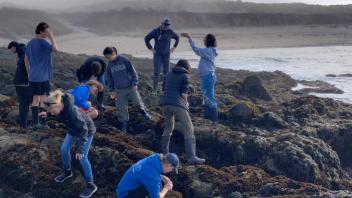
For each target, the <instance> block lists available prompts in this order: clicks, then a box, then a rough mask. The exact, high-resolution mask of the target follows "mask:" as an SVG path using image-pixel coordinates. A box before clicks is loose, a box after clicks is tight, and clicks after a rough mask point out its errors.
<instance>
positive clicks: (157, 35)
mask: <svg viewBox="0 0 352 198" xmlns="http://www.w3.org/2000/svg"><path fill="white" fill-rule="evenodd" d="M152 39H154V41H155V44H154V49H155V52H156V53H157V54H168V53H170V46H171V40H172V39H174V40H175V44H174V47H175V48H176V47H177V46H178V43H179V41H180V37H179V36H178V35H177V34H176V33H175V32H174V31H173V30H171V29H167V30H162V29H161V27H158V28H155V29H154V30H153V31H151V32H150V33H149V34H147V36H145V38H144V41H145V45H146V46H147V47H148V49H152V48H153V46H152V45H151V44H150V41H151V40H152Z"/></svg>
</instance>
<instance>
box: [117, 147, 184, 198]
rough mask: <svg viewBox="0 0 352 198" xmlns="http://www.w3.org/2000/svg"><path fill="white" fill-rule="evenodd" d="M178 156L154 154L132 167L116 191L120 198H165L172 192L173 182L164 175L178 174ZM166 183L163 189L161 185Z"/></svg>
mask: <svg viewBox="0 0 352 198" xmlns="http://www.w3.org/2000/svg"><path fill="white" fill-rule="evenodd" d="M179 163H180V162H179V159H178V156H177V155H176V154H173V153H169V154H166V155H163V154H153V155H151V156H149V157H147V158H144V159H142V160H140V161H138V162H137V163H136V164H134V165H133V166H132V167H130V168H129V169H128V170H127V172H126V173H125V174H124V176H123V177H122V179H121V180H120V183H119V184H118V186H117V189H116V195H117V197H118V198H139V197H141V198H145V197H146V196H148V197H149V198H164V197H165V196H166V194H167V193H168V191H170V190H172V188H173V183H172V181H171V180H170V179H169V178H168V177H167V176H164V175H162V174H168V173H171V172H173V171H175V172H176V174H177V173H178V167H179ZM162 182H163V183H164V187H163V189H161V186H162V185H161V184H162Z"/></svg>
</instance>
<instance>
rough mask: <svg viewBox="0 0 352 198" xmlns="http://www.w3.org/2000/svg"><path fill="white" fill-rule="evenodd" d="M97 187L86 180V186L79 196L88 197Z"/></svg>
mask: <svg viewBox="0 0 352 198" xmlns="http://www.w3.org/2000/svg"><path fill="white" fill-rule="evenodd" d="M97 190H98V187H97V186H96V185H95V184H94V183H93V182H88V183H87V187H86V188H85V189H84V190H83V192H81V194H79V197H81V198H88V197H91V196H92V195H93V194H94V193H95V192H96V191H97Z"/></svg>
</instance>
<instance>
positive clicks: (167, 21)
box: [161, 17, 171, 25]
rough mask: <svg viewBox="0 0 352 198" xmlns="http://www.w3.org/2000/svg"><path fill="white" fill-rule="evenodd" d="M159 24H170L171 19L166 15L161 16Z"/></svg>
mask: <svg viewBox="0 0 352 198" xmlns="http://www.w3.org/2000/svg"><path fill="white" fill-rule="evenodd" d="M161 24H163V25H171V19H170V18H168V17H165V18H163V20H162V21H161Z"/></svg>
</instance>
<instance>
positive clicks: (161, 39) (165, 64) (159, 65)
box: [144, 18, 180, 95]
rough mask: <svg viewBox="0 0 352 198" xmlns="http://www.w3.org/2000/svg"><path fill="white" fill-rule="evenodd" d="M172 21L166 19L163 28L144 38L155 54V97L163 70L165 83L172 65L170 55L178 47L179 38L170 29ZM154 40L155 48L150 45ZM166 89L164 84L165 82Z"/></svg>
mask: <svg viewBox="0 0 352 198" xmlns="http://www.w3.org/2000/svg"><path fill="white" fill-rule="evenodd" d="M170 26H171V20H170V19H169V18H164V19H163V20H162V21H161V26H159V27H157V28H155V29H154V30H153V31H151V32H150V33H149V34H147V35H146V36H145V38H144V40H145V44H146V46H147V48H148V49H149V50H150V51H152V52H153V55H154V57H153V62H154V75H153V88H154V92H153V93H154V95H157V94H158V86H159V81H160V72H161V69H163V76H164V78H163V81H165V75H166V74H167V73H168V72H169V65H170V53H173V52H174V51H175V49H176V48H177V46H178V43H179V40H180V38H179V36H178V35H177V34H176V33H175V32H174V31H173V30H172V29H171V28H170ZM152 39H154V47H153V46H152V45H151V44H150V41H151V40H152ZM172 39H174V40H175V43H174V45H173V47H172V48H171V49H170V46H171V40H172ZM163 87H164V82H163Z"/></svg>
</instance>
